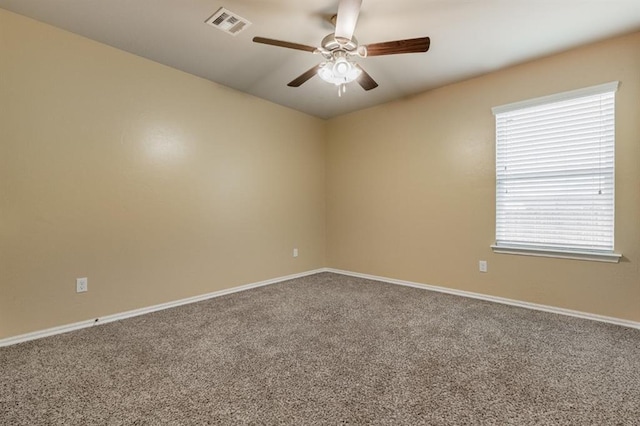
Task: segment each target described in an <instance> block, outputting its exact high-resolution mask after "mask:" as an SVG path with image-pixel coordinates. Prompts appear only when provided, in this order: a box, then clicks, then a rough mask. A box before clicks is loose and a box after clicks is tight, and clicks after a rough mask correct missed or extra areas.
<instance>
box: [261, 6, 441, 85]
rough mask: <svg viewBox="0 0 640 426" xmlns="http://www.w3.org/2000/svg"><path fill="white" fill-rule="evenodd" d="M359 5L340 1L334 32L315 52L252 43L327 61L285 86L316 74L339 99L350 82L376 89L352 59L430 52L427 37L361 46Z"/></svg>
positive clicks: (303, 47) (308, 48)
mask: <svg viewBox="0 0 640 426" xmlns="http://www.w3.org/2000/svg"><path fill="white" fill-rule="evenodd" d="M361 5H362V0H340V3H339V5H338V14H337V15H334V16H333V18H332V19H331V22H332V23H333V24H334V25H335V27H336V30H335V32H334V33H332V34H329V35H327V36H326V37H325V38H324V39H323V40H322V42H321V43H320V47H317V48H316V47H313V46H307V45H304V44H298V43H291V42H288V41H281V40H274V39H271V38H264V37H254V38H253V41H254V42H255V43H261V44H269V45H271V46H278V47H286V48H288V49H296V50H303V51H306V52H311V53H315V54H320V55H322V56H323V57H324V59H326V60H325V61H324V62H322V63H320V64H318V65H316V66H314V67H313V68H311V69H310V70H308V71H306V72H305V73H303V74H302V75H300V76H299V77H297V78H295V79H294V80H292V81H291V82H289V84H287V85H288V86H290V87H300V86H301V85H302V84H303V83H305V82H306V81H307V80H309V79H310V78H312V77H313V76H315V75H316V74H318V75H319V76H320V78H322V79H323V80H324V81H327V82H329V83H333V84H335V85H336V86H338V95H339V96H342V94H343V93H344V92H345V90H346V85H347V84H348V83H351V82H352V81H357V82H358V84H360V86H362V88H363V89H364V90H371V89H375V88H376V87H378V83H376V81H375V80H374V79H373V78H371V76H370V75H369V74H367V72H366V71H365V70H364V69H363V68H362V67H361V66H360V65H358V64H357V63H355V62H353V60H352V58H353V57H360V58H366V57H367V56H382V55H396V54H400V53H419V52H426V51H427V50H429V45H430V44H431V40H430V39H429V37H420V38H413V39H406V40H396V41H387V42H383V43H373V44H367V45H360V44H358V41H357V40H356V38H355V37H354V36H353V33H354V31H355V28H356V22H357V21H358V15H359V14H360V6H361Z"/></svg>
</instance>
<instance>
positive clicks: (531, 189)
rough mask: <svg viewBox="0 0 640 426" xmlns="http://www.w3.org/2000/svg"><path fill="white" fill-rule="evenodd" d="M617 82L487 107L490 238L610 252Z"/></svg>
mask: <svg viewBox="0 0 640 426" xmlns="http://www.w3.org/2000/svg"><path fill="white" fill-rule="evenodd" d="M617 87H618V83H617V82H615V83H609V84H605V85H601V86H596V87H592V88H588V89H581V90H577V91H573V92H567V93H563V94H558V95H553V96H548V97H545V98H539V99H535V100H532V101H525V102H520V103H516V104H511V105H506V106H503V107H497V108H494V109H493V111H494V114H495V116H496V183H497V184H496V246H498V247H500V246H511V247H516V248H517V247H527V248H531V249H542V250H560V251H595V252H609V253H611V252H613V231H614V158H615V157H614V148H615V91H616V89H617Z"/></svg>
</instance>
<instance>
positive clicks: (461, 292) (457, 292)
mask: <svg viewBox="0 0 640 426" xmlns="http://www.w3.org/2000/svg"><path fill="white" fill-rule="evenodd" d="M325 271H327V272H333V273H335V274H341V275H348V276H352V277H358V278H365V279H369V280H374V281H382V282H385V283H389V284H398V285H403V286H407V287H415V288H421V289H424V290H431V291H437V292H439V293H447V294H453V295H456V296H463V297H469V298H472V299H480V300H486V301H489V302H496V303H501V304H504V305H511V306H518V307H521V308H527V309H533V310H536V311H544V312H551V313H554V314H560V315H567V316H570V317H578V318H583V319H588V320H592V321H600V322H606V323H609V324H615V325H620V326H623V327H629V328H636V329H639V330H640V322H635V321H629V320H625V319H620V318H614V317H607V316H604V315H596V314H590V313H588V312H581V311H574V310H571V309H564V308H557V307H555V306H548V305H539V304H537V303H529V302H522V301H520V300H513V299H507V298H504V297H498V296H489V295H487V294H481V293H473V292H470V291H464V290H456V289H452V288H447V287H438V286H433V285H428V284H420V283H416V282H412V281H403V280H397V279H394V278H387V277H379V276H376V275H369V274H361V273H358V272H351V271H343V270H340V269H333V268H325Z"/></svg>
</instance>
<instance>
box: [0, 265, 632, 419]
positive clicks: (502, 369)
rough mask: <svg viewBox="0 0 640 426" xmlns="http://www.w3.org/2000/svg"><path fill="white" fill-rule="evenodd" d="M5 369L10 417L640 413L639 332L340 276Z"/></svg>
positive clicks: (135, 323)
mask: <svg viewBox="0 0 640 426" xmlns="http://www.w3.org/2000/svg"><path fill="white" fill-rule="evenodd" d="M0 367H1V370H0V424H3V425H41V424H60V425H62V424H64V425H94V424H99V425H103V424H107V425H120V424H136V425H146V424H148V425H156V424H172V425H180V424H268V425H273V424H296V425H312V424H334V425H335V424H393V425H397V424H406V425H419V424H425V425H467V424H468V425H638V424H640V420H639V419H640V331H639V330H633V329H626V328H624V327H619V326H613V325H607V324H601V323H596V322H591V321H586V320H581V319H576V318H570V317H564V316H559V315H554V314H548V313H543V312H536V311H530V310H525V309H520V308H515V307H510V306H503V305H498V304H493V303H488V302H483V301H478V300H471V299H465V298H460V297H456V296H451V295H445V294H439V293H433V292H428V291H425V290H420V289H414V288H407V287H401V286H395V285H391V284H384V283H379V282H375V281H368V280H363V279H357V278H350V277H345V276H341V275H335V274H330V273H322V274H318V275H314V276H310V277H307V278H301V279H296V280H292V281H288V282H284V283H280V284H275V285H271V286H267V287H262V288H259V289H254V290H250V291H245V292H241V293H236V294H232V295H228V296H224V297H220V298H217V299H212V300H208V301H205V302H200V303H196V304H192V305H187V306H183V307H179V308H175V309H170V310H166V311H161V312H157V313H153V314H149V315H145V316H141V317H136V318H132V319H128V320H124V321H119V322H114V323H110V324H105V325H102V326H96V327H92V328H89V329H85V330H81V331H77V332H73V333H68V334H64V335H59V336H55V337H50V338H45V339H41V340H38V341H32V342H27V343H23V344H20V345H15V346H10V347H6V348H0Z"/></svg>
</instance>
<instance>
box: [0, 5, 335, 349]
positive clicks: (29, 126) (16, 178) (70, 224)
mask: <svg viewBox="0 0 640 426" xmlns="http://www.w3.org/2000/svg"><path fill="white" fill-rule="evenodd" d="M0 108H1V110H0V112H1V114H0V132H1V133H0V262H1V263H0V338H3V337H8V336H14V335H18V334H22V333H26V332H30V331H34V330H41V329H45V328H49V327H53V326H59V325H63V324H68V323H72V322H76V321H80V320H86V319H91V318H94V317H98V316H103V315H107V314H113V313H117V312H123V311H126V310H130V309H134V308H140V307H144V306H149V305H153V304H157V303H161V302H167V301H170V300H175V299H180V298H184V297H188V296H193V295H199V294H203V293H207V292H212V291H216V290H220V289H223V288H227V287H232V286H238V285H241V284H246V283H250V282H256V281H260V280H265V279H269V278H273V277H279V276H284V275H288V274H292V273H296V272H301V271H308V270H312V269H316V268H320V267H323V266H324V265H325V247H324V241H325V229H324V223H325V219H324V214H325V207H324V203H325V190H324V185H325V176H324V173H325V169H324V167H325V158H324V157H325V152H324V150H325V123H324V122H323V121H321V120H319V119H315V118H312V117H310V116H307V115H304V114H301V113H298V112H295V111H293V110H290V109H286V108H283V107H280V106H277V105H275V104H271V103H269V102H266V101H262V100H259V99H257V98H254V97H251V96H248V95H244V94H241V93H239V92H236V91H233V90H231V89H228V88H225V87H222V86H220V85H217V84H213V83H211V82H208V81H206V80H203V79H200V78H197V77H194V76H191V75H188V74H185V73H182V72H179V71H177V70H174V69H171V68H168V67H165V66H162V65H159V64H157V63H153V62H151V61H148V60H145V59H142V58H140V57H136V56H133V55H130V54H127V53H124V52H122V51H118V50H116V49H113V48H110V47H107V46H105V45H101V44H99V43H95V42H92V41H89V40H87V39H84V38H81V37H78V36H76V35H73V34H70V33H67V32H64V31H61V30H58V29H55V28H53V27H50V26H47V25H43V24H40V23H37V22H35V21H32V20H29V19H26V18H23V17H20V16H18V15H14V14H11V13H8V12H6V11H4V10H1V9H0ZM293 247H298V248H299V249H300V256H299V257H298V258H296V259H294V258H293V257H292V249H293ZM84 276H87V277H88V278H89V292H88V293H85V294H76V293H75V279H76V277H84Z"/></svg>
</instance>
